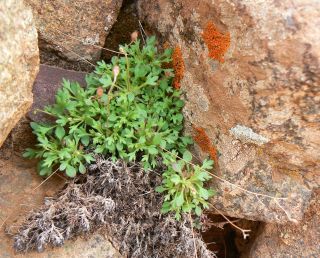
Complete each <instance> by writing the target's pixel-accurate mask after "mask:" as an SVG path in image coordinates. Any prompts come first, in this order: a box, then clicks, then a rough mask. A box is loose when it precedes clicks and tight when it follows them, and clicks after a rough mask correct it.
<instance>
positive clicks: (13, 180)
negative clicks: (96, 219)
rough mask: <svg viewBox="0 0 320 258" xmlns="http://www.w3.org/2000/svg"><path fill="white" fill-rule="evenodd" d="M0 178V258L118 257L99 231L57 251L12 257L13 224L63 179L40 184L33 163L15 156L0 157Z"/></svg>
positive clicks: (39, 178) (61, 185)
mask: <svg viewBox="0 0 320 258" xmlns="http://www.w3.org/2000/svg"><path fill="white" fill-rule="evenodd" d="M5 147H6V146H3V147H2V148H1V149H0V153H3V152H4V148H5ZM0 178H1V180H0V221H1V222H0V228H1V230H0V238H1V241H0V258H7V257H17V258H18V257H21V258H22V257H32V258H69V257H71V258H73V257H74V258H75V257H77V258H90V257H97V258H99V257H106V258H120V257H122V256H121V255H120V254H119V252H118V251H117V250H116V249H115V248H114V247H113V246H112V244H111V242H110V241H109V240H108V236H107V235H106V234H105V233H104V232H103V231H102V230H101V232H96V233H94V234H92V235H87V236H85V238H80V237H79V238H77V239H75V240H74V241H71V240H70V241H66V243H65V244H64V246H63V247H61V248H48V249H46V251H45V252H44V253H37V252H31V253H27V254H15V253H14V251H13V239H12V235H11V234H12V233H14V232H15V230H16V229H17V225H19V224H20V223H21V221H22V220H23V219H25V216H26V215H27V214H28V213H29V212H30V211H31V210H32V209H33V208H35V209H36V208H37V207H38V206H40V205H41V204H43V200H44V197H47V196H52V195H54V193H55V192H56V191H57V190H58V189H60V188H61V187H63V185H64V183H65V180H63V179H62V177H59V176H57V175H54V176H52V177H51V178H50V179H48V180H47V181H46V182H44V183H42V182H43V180H42V178H41V177H39V176H38V175H37V172H36V164H35V162H34V161H29V160H25V159H21V158H19V157H17V156H15V155H10V158H9V159H3V156H2V155H1V156H0ZM41 183H42V185H40V184H41ZM3 223H4V224H3ZM2 226H4V228H5V229H6V231H5V230H4V229H3V228H2ZM6 233H7V234H6Z"/></svg>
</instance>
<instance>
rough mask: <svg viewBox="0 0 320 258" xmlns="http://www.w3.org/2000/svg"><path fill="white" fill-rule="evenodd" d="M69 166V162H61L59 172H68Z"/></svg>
mask: <svg viewBox="0 0 320 258" xmlns="http://www.w3.org/2000/svg"><path fill="white" fill-rule="evenodd" d="M67 166H68V162H67V161H63V162H61V164H60V167H59V170H60V171H64V170H66V168H67Z"/></svg>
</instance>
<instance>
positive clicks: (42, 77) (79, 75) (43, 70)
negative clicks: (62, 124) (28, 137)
mask: <svg viewBox="0 0 320 258" xmlns="http://www.w3.org/2000/svg"><path fill="white" fill-rule="evenodd" d="M85 76H86V73H84V72H77V71H71V70H66V69H62V68H58V67H54V66H49V65H40V71H39V74H38V76H37V78H36V80H35V83H34V85H33V95H34V102H33V104H32V107H31V109H30V111H29V112H28V118H30V119H31V120H32V121H36V122H46V121H48V120H50V117H49V116H48V115H46V114H44V113H42V112H40V110H43V109H44V107H45V106H47V105H51V104H54V103H55V95H56V93H57V91H58V89H59V88H60V87H61V85H62V80H63V79H66V80H69V81H76V82H78V83H79V84H80V85H81V86H83V87H84V86H85V85H86V82H85Z"/></svg>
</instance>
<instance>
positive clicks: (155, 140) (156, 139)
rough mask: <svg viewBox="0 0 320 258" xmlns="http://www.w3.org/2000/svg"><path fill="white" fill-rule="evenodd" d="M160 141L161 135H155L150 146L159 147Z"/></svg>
mask: <svg viewBox="0 0 320 258" xmlns="http://www.w3.org/2000/svg"><path fill="white" fill-rule="evenodd" d="M161 141H162V137H161V134H156V135H155V136H154V137H153V139H152V144H154V145H159V144H160V143H161Z"/></svg>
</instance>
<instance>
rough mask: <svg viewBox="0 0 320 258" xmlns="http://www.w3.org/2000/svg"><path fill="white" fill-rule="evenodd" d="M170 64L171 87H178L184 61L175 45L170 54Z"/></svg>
mask: <svg viewBox="0 0 320 258" xmlns="http://www.w3.org/2000/svg"><path fill="white" fill-rule="evenodd" d="M172 66H173V70H174V79H173V87H174V88H175V89H180V86H181V85H180V82H181V80H182V79H183V75H184V61H183V57H182V52H181V49H180V47H175V49H174V51H173V54H172Z"/></svg>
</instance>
